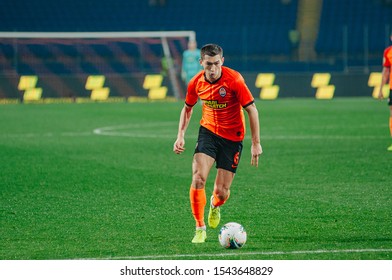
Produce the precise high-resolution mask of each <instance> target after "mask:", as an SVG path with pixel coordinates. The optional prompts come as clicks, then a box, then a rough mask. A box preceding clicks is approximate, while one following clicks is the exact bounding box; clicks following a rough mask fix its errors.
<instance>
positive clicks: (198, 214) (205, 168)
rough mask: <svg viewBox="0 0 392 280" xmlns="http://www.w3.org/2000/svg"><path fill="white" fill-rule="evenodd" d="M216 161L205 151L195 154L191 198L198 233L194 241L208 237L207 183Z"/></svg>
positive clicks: (201, 241) (197, 241) (200, 240)
mask: <svg viewBox="0 0 392 280" xmlns="http://www.w3.org/2000/svg"><path fill="white" fill-rule="evenodd" d="M214 162H215V159H214V158H212V157H210V156H208V155H206V154H203V153H195V154H194V156H193V163H192V173H193V174H192V185H191V188H190V192H189V199H190V203H191V209H192V215H193V217H194V219H195V221H196V233H195V237H194V238H193V240H192V243H203V242H204V241H205V239H206V238H207V235H206V226H205V223H204V208H205V206H206V203H207V202H206V200H207V199H206V191H205V185H206V181H207V177H208V174H209V172H210V169H211V167H212V165H213V164H214Z"/></svg>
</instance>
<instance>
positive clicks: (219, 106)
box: [185, 66, 254, 141]
mask: <svg viewBox="0 0 392 280" xmlns="http://www.w3.org/2000/svg"><path fill="white" fill-rule="evenodd" d="M199 98H200V99H201V101H202V102H203V109H202V110H203V111H202V119H201V120H200V125H202V126H203V127H205V128H207V129H208V130H210V131H211V132H213V133H215V134H216V135H218V136H220V137H223V138H225V139H228V140H231V141H242V140H243V139H244V135H245V117H244V113H243V110H242V108H245V107H247V106H249V105H251V104H252V103H254V98H253V96H252V93H251V92H250V90H249V88H248V87H247V85H246V84H245V80H244V78H243V77H242V76H241V74H240V73H238V72H237V71H235V70H233V69H230V68H228V67H225V66H222V75H221V77H220V78H219V79H218V80H217V81H215V82H214V83H210V82H208V81H207V80H206V79H205V75H204V71H201V72H199V73H198V74H197V75H196V76H194V77H193V78H192V80H191V81H190V82H189V84H188V91H187V94H186V98H185V103H186V104H187V105H188V106H194V105H195V104H196V103H197V101H198V99H199Z"/></svg>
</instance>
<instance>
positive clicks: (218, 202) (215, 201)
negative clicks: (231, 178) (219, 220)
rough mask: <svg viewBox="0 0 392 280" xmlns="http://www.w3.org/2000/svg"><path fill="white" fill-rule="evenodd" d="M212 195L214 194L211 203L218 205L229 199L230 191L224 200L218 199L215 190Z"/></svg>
mask: <svg viewBox="0 0 392 280" xmlns="http://www.w3.org/2000/svg"><path fill="white" fill-rule="evenodd" d="M212 195H213V196H214V198H213V199H212V205H213V206H214V207H218V206H221V205H223V204H224V203H225V202H226V201H227V200H228V199H229V196H230V191H229V194H228V195H227V197H226V199H225V200H220V199H219V197H218V196H217V195H216V194H215V192H214V193H213V194H212Z"/></svg>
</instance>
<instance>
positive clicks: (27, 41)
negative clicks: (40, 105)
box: [0, 31, 195, 101]
mask: <svg viewBox="0 0 392 280" xmlns="http://www.w3.org/2000/svg"><path fill="white" fill-rule="evenodd" d="M194 39H195V32H194V31H157V32H0V40H1V41H0V42H1V44H0V69H1V70H0V99H2V98H15V99H19V100H24V101H26V100H29V99H31V100H34V99H40V100H42V99H45V98H63V99H66V98H69V99H72V100H75V99H77V98H86V99H89V98H90V99H95V100H106V99H108V98H120V99H127V100H129V99H131V98H138V97H149V98H152V99H164V98H166V97H170V96H171V97H173V98H182V97H183V96H184V90H185V85H184V84H183V82H182V81H181V78H180V72H181V69H180V68H181V61H182V52H183V51H184V50H185V49H186V47H187V42H188V40H194ZM162 89H163V90H162ZM93 92H95V93H96V94H93ZM26 93H28V94H26Z"/></svg>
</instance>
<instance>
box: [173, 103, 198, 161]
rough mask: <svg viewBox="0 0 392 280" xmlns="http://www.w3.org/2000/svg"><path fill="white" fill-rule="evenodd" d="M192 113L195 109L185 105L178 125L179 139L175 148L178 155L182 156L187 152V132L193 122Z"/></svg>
mask: <svg viewBox="0 0 392 280" xmlns="http://www.w3.org/2000/svg"><path fill="white" fill-rule="evenodd" d="M192 112H193V107H192V106H189V105H187V104H185V105H184V107H183V108H182V110H181V114H180V121H179V123H178V133H177V139H176V142H174V146H173V152H175V153H176V154H181V153H182V152H183V151H185V132H186V129H187V128H188V125H189V122H190V120H191V117H192Z"/></svg>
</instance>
